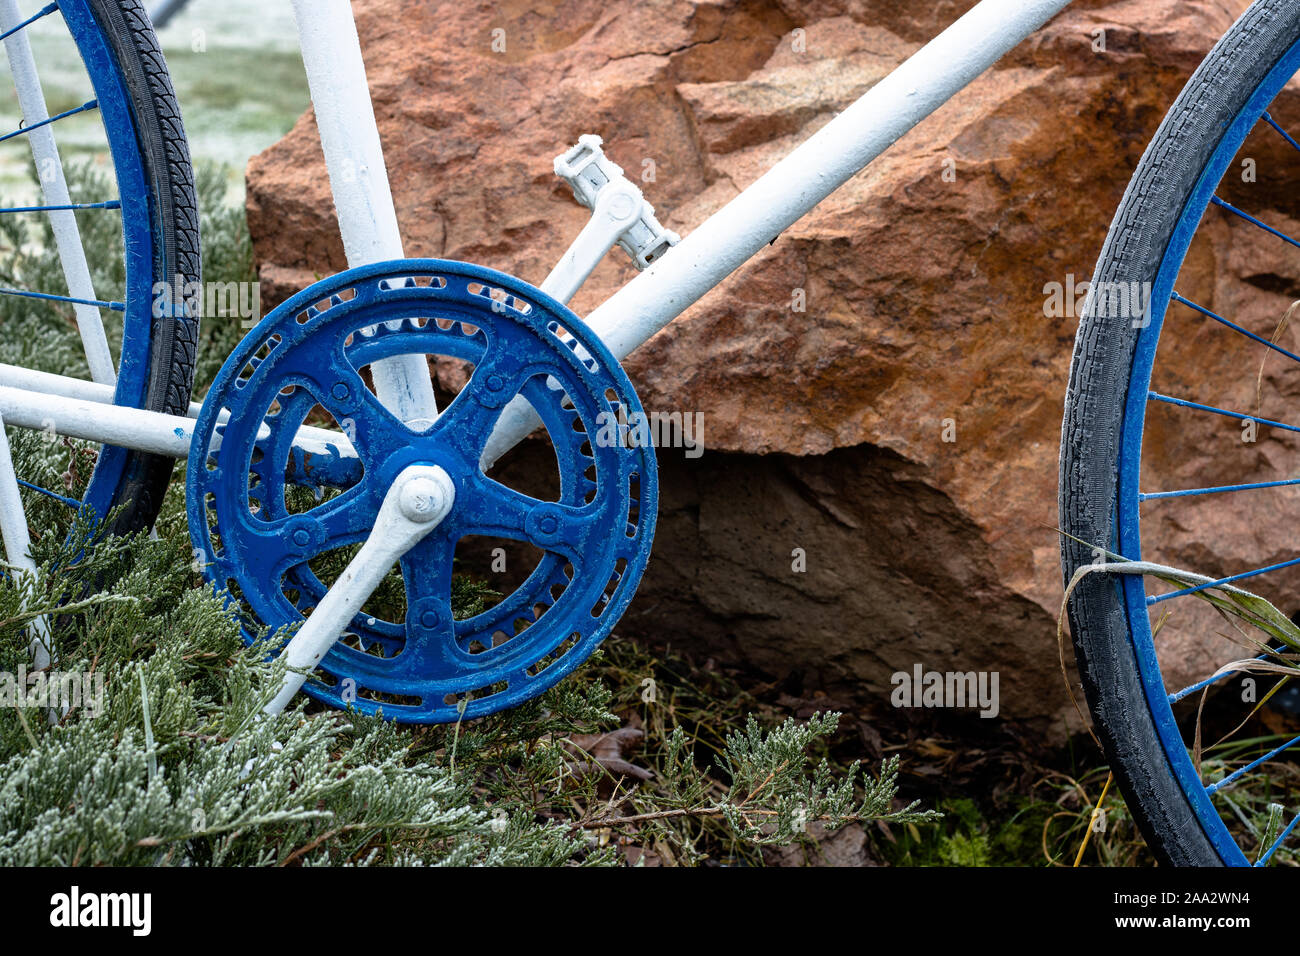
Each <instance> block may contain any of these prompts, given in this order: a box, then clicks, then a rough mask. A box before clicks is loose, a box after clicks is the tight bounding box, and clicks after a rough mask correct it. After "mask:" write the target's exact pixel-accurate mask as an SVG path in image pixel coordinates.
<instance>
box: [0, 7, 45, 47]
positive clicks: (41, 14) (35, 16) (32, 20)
mask: <svg viewBox="0 0 1300 956" xmlns="http://www.w3.org/2000/svg"><path fill="white" fill-rule="evenodd" d="M57 9H59V5H58V4H57V3H51V4H49V5H47V6H45V7H42V8H41V9H40V10H37V11H36V12H35V13H33V14H32V15H31V16H30V17H28V18H27V19H26V20H24V21H23V22H22V23H19V24H17V25H15V26H12V27H10V28H9V29H8V30H6V31H5V32H4V33H0V40H7V39H8V38H9V37H11V36H13V35H14V34H15V33H17V32H18V31H19V30H23V29H25V28H27V27H29V26H31V25H32V24H33V23H35V22H36V21H37V20H39V19H41V17H48V16H49V15H50V14H51V13H53V12H54V11H55V10H57Z"/></svg>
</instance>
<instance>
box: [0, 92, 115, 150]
mask: <svg viewBox="0 0 1300 956" xmlns="http://www.w3.org/2000/svg"><path fill="white" fill-rule="evenodd" d="M98 108H99V103H98V101H96V100H90V101H88V102H86V103H82V104H81V105H80V106H74V107H73V108H72V109H70V110H64V111H63V112H62V113H56V114H55V115H53V116H49V117H46V118H45V119H43V120H39V121H38V122H35V123H33V124H32V125H31V126H20V127H18V128H17V129H16V130H13V131H12V132H9V133H5V134H4V135H3V136H0V143H3V142H4V141H5V140H7V139H13V138H14V137H15V136H26V135H27V134H28V133H30V132H31V131H32V130H34V129H40V128H41V127H42V126H49V125H50V124H51V123H57V122H58V121H59V120H61V119H66V118H67V117H69V116H76V115H77V114H78V113H85V112H88V111H89V110H93V109H98Z"/></svg>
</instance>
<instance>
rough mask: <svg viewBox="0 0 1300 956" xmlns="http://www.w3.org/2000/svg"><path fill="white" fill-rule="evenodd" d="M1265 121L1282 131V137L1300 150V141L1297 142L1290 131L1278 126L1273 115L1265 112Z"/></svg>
mask: <svg viewBox="0 0 1300 956" xmlns="http://www.w3.org/2000/svg"><path fill="white" fill-rule="evenodd" d="M1264 122H1266V123H1268V125H1269V126H1271V127H1273V128H1274V129H1275V130H1277V131H1278V132H1279V133H1281V134H1282V138H1283V139H1285V140H1286V141H1287V142H1288V143H1290V144H1291V145H1292V146H1293V147H1295V149H1296V151H1297V152H1300V143H1297V142H1296V141H1295V139H1294V138H1293V137H1292V136H1291V134H1290V133H1288V132H1287V131H1286V130H1284V129H1283V128H1282V127H1281V126H1278V125H1277V122H1276V121H1275V120H1274V119H1273V117H1272V116H1271V115H1269V114H1268V113H1265V114H1264Z"/></svg>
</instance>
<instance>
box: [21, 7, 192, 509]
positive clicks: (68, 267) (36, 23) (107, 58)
mask: <svg viewBox="0 0 1300 956" xmlns="http://www.w3.org/2000/svg"><path fill="white" fill-rule="evenodd" d="M0 17H2V18H3V20H2V21H0V37H3V43H4V50H5V64H6V66H7V68H8V70H9V72H10V75H11V77H12V79H13V81H14V95H13V96H12V97H11V99H10V100H9V102H10V105H11V108H12V109H15V110H16V111H17V115H18V116H19V117H20V120H18V121H13V120H11V121H10V129H11V132H8V133H7V134H4V135H0V148H9V149H10V150H11V152H10V153H8V154H6V155H4V156H0V172H3V171H10V172H12V170H13V169H14V167H15V166H16V165H17V164H18V163H24V164H27V168H28V169H31V168H33V167H32V165H30V164H31V163H32V162H34V168H35V171H36V180H37V185H38V186H39V189H37V190H35V195H34V196H32V195H29V194H26V193H24V192H23V186H24V184H23V183H22V182H21V181H15V180H16V177H14V176H13V175H9V176H7V177H6V178H7V179H9V180H10V182H9V183H8V184H7V185H8V187H9V188H8V189H7V190H6V191H7V192H13V193H14V200H13V201H10V202H6V203H4V206H3V208H0V220H3V223H0V225H3V226H4V230H5V232H4V238H5V239H7V240H8V246H9V248H8V250H6V251H8V252H10V253H12V255H11V256H10V258H9V259H7V260H6V268H5V271H6V272H8V273H9V274H7V275H4V276H3V277H2V278H0V284H3V285H4V286H6V288H4V289H2V290H0V309H3V311H0V350H3V354H4V361H5V362H6V363H8V364H9V365H10V366H11V372H10V376H11V377H12V374H13V372H12V367H14V366H17V367H21V368H22V369H36V370H39V371H47V372H50V371H53V372H58V373H61V374H64V375H71V376H75V377H80V378H89V379H91V380H92V381H93V382H95V383H97V384H99V385H100V386H112V392H111V395H112V401H113V402H114V403H115V404H117V405H121V406H129V407H132V408H140V409H146V410H151V411H158V412H167V413H170V414H180V415H183V414H186V412H187V410H188V406H189V400H190V389H191V386H192V383H193V374H194V359H195V345H196V342H197V335H198V320H197V315H193V314H191V313H192V311H193V310H191V309H190V308H188V307H187V298H186V296H187V293H192V292H193V289H194V288H196V286H195V285H192V284H193V283H197V282H198V280H199V268H200V265H199V228H198V212H197V203H196V199H195V190H194V175H193V170H192V168H191V166H190V159H189V148H188V145H187V143H186V140H185V133H184V128H183V126H182V124H181V116H180V110H179V108H178V107H177V104H176V98H175V95H174V93H173V90H172V85H171V80H170V78H169V76H168V74H167V68H166V64H165V62H164V60H163V56H162V52H161V50H160V49H159V46H158V41H157V37H156V36H155V35H154V31H153V28H152V26H151V25H150V22H149V17H148V15H147V13H146V12H145V9H144V7H143V6H142V5H141V4H140V3H139V2H138V0H59V2H58V3H50V4H48V5H46V6H43V7H41V8H40V9H39V10H33V11H30V12H29V11H20V10H19V8H18V4H17V2H16V0H0ZM38 67H39V71H38ZM47 99H48V100H49V102H48V103H47ZM69 145H71V152H72V153H79V154H81V155H82V157H83V160H82V162H81V163H80V164H75V163H73V164H69V165H68V166H67V167H65V164H64V155H63V154H61V153H60V149H61V148H65V147H68V146H69ZM65 152H67V150H66V149H65ZM70 174H74V175H70ZM70 180H71V182H70ZM88 190H93V194H90V195H74V194H75V193H77V192H78V191H81V192H86V191H88ZM114 194H115V195H114ZM114 218H115V219H119V220H120V223H114V222H112V221H111V219H114ZM87 236H89V237H90V239H91V240H92V242H93V244H92V243H88V242H83V238H85V237H87ZM29 244H30V245H32V246H35V247H37V248H42V247H43V248H44V249H45V250H46V253H45V256H44V258H42V257H41V256H39V255H35V254H32V255H28V254H27V253H26V252H25V251H24V250H26V248H27V246H28V245H29ZM54 251H57V259H53V256H52V253H53V252H54ZM52 262H53V264H52ZM119 330H120V336H119V334H118V333H119ZM78 339H79V348H77V345H78ZM69 340H71V342H72V344H73V346H74V349H73V352H74V353H75V354H69V353H68V351H67V349H66V348H65V346H66V345H67V343H68V341H69ZM110 342H113V343H115V345H114V346H110V345H109V343H110ZM119 342H120V344H116V343H119ZM51 365H52V366H53V367H50V366H51ZM0 381H3V376H2V375H0ZM100 394H102V395H103V396H104V397H105V398H107V396H108V394H109V393H108V392H107V391H106V390H101V392H100ZM173 464H174V463H173V461H172V459H170V458H167V457H161V456H158V455H151V454H145V453H142V452H135V451H129V450H127V449H123V448H116V447H107V446H105V447H103V448H101V449H99V450H98V453H97V455H96V458H95V465H94V468H93V471H92V472H91V474H90V478H89V481H88V482H86V483H85V484H84V487H82V486H81V485H80V484H79V485H78V486H77V487H76V488H75V489H74V490H71V491H70V490H69V489H68V488H61V489H59V490H58V491H51V489H49V488H42V487H39V486H38V485H36V484H35V483H28V482H23V483H24V484H25V485H27V492H26V493H28V494H30V493H34V492H38V491H44V492H45V493H47V494H51V495H52V496H53V497H56V498H61V499H63V500H65V501H67V500H69V494H71V495H73V499H72V500H73V501H74V503H76V504H78V505H79V507H80V508H81V510H82V511H83V513H86V514H90V515H93V516H96V517H98V518H100V519H103V518H104V517H106V516H109V515H110V514H111V515H112V520H111V523H110V524H109V525H108V526H107V530H109V531H112V532H113V533H117V534H125V533H128V532H133V531H139V530H142V529H146V528H148V527H150V526H152V524H153V521H154V519H155V518H156V517H157V514H158V510H159V508H160V507H161V504H162V498H163V494H164V492H165V490H166V488H167V484H168V481H169V480H170V477H171V471H172V467H173ZM21 477H22V476H20V478H21Z"/></svg>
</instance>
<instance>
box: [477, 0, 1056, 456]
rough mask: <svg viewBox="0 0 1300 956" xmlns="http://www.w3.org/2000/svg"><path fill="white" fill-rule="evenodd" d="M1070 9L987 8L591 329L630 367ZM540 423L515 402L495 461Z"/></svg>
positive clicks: (894, 76)
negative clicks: (668, 328)
mask: <svg viewBox="0 0 1300 956" xmlns="http://www.w3.org/2000/svg"><path fill="white" fill-rule="evenodd" d="M1070 2H1071V0H983V2H981V3H979V4H978V5H976V6H975V7H973V8H972V9H971V10H970V11H969V12H968V13H967V14H966V15H965V16H963V17H962V18H961V19H959V20H958V21H957V22H956V23H954V24H953V25H952V26H950V27H949V28H948V29H947V30H945V31H944V32H943V33H941V34H939V36H937V37H936V38H935V39H934V40H932V41H930V43H928V44H927V45H926V46H924V47H922V48H921V49H920V50H918V51H917V52H916V53H915V54H913V55H912V57H911V58H910V59H908V60H907V61H906V62H905V63H903V64H902V65H901V66H900V67H899V68H898V69H897V70H895V71H894V72H893V73H891V74H889V76H887V77H885V78H884V79H883V80H881V81H880V82H879V83H877V84H876V85H875V86H874V87H872V88H871V89H870V90H868V91H867V92H866V93H865V94H863V95H862V97H861V98H860V99H858V100H857V101H856V102H855V103H854V104H853V105H852V106H850V107H848V109H846V110H845V111H844V112H843V113H841V114H840V115H839V116H837V117H835V119H833V120H831V121H830V122H829V123H827V124H826V125H825V126H824V127H822V128H821V130H819V131H818V132H817V133H816V134H814V135H813V136H811V137H810V138H809V139H808V140H807V141H806V142H804V143H803V144H802V145H800V146H799V147H797V148H796V149H795V150H794V151H793V152H791V153H790V155H788V156H787V157H786V158H785V159H783V160H781V161H780V162H779V163H777V164H776V165H775V166H773V167H772V169H770V170H769V171H768V172H767V173H765V174H764V175H763V176H762V177H761V178H760V179H759V180H758V181H757V182H755V183H754V184H753V185H752V186H750V187H749V188H748V189H746V190H745V191H744V192H742V193H741V194H740V195H739V196H737V197H736V198H735V199H733V200H732V201H731V202H729V203H728V204H727V205H726V206H724V207H723V208H722V209H720V210H718V211H717V212H716V213H714V214H713V215H712V216H711V217H709V218H708V219H707V220H705V221H704V223H702V224H701V225H700V226H699V228H697V229H696V230H694V231H693V232H692V233H691V234H690V235H688V236H687V237H686V238H685V239H683V240H682V241H681V242H680V243H678V244H677V245H676V246H674V247H673V248H672V249H671V250H669V252H668V253H666V254H665V255H664V256H663V258H661V259H660V260H659V261H658V262H656V263H654V264H653V265H652V266H650V268H648V269H647V270H646V271H644V272H642V273H641V274H640V275H638V276H637V277H636V278H635V279H633V280H632V281H631V282H629V283H628V284H627V285H625V286H624V287H623V288H622V289H620V290H619V291H618V292H616V293H614V295H612V296H610V297H609V298H608V299H606V300H605V301H604V302H603V303H602V304H601V305H600V306H599V307H598V308H597V309H596V310H595V311H594V312H592V313H591V314H590V315H589V316H587V320H586V321H587V324H588V325H589V326H590V327H591V328H592V330H593V331H595V332H596V333H597V334H598V335H599V336H600V337H601V339H602V340H604V342H605V344H606V345H607V346H609V349H610V351H611V352H613V353H614V356H615V357H616V358H618V359H623V358H624V357H626V356H627V354H628V353H629V352H631V351H632V350H633V349H635V348H636V347H637V346H638V345H640V344H641V343H643V342H645V341H646V340H647V339H649V338H650V336H652V335H654V334H655V333H656V332H658V331H659V330H660V329H662V328H663V327H664V326H665V325H667V324H668V323H669V322H671V321H672V320H673V319H674V318H676V317H677V316H678V315H680V314H681V313H682V312H683V311H685V310H686V309H687V308H688V307H689V306H690V305H692V304H693V303H694V302H696V301H697V300H698V299H699V298H700V297H701V296H703V295H704V294H705V293H706V292H708V291H709V290H710V289H712V288H713V287H714V286H716V285H717V284H718V283H720V282H721V281H722V280H723V279H725V278H726V277H727V276H728V275H730V274H731V273H732V272H733V271H734V270H735V269H736V268H737V267H739V266H740V265H741V263H743V262H744V261H745V260H746V259H748V258H750V256H752V255H754V254H755V253H757V252H758V251H759V250H761V249H762V248H763V246H765V245H767V244H768V243H769V242H771V241H772V240H773V239H774V238H776V236H777V235H779V234H780V233H781V232H782V231H784V230H785V229H787V228H789V227H790V226H791V225H792V224H793V223H794V222H795V221H796V220H798V219H799V218H800V217H801V216H803V215H804V214H805V213H807V212H808V211H809V210H811V209H812V208H813V207H814V206H816V205H817V204H818V203H819V202H821V201H822V200H823V199H825V198H826V197H827V196H829V195H830V194H831V193H832V192H834V191H835V190H836V189H838V188H839V187H840V186H842V185H843V184H844V183H845V182H846V181H848V179H849V178H850V177H852V176H853V175H854V174H855V173H857V172H859V171H861V170H862V168H863V167H865V166H866V165H867V164H868V163H870V162H871V161H872V160H873V159H875V158H876V157H877V156H879V155H880V154H881V153H883V152H884V151H885V150H886V149H888V148H889V147H890V146H891V145H893V143H894V142H895V141H896V140H898V139H899V138H900V137H901V136H902V135H903V134H904V133H906V132H908V131H909V130H910V129H912V127H914V126H916V125H917V124H918V123H919V122H921V120H923V119H925V118H926V117H927V116H929V115H930V114H931V113H933V112H934V111H935V110H936V109H938V108H939V107H940V106H942V105H943V104H944V103H946V102H947V101H948V100H949V99H951V98H952V97H953V96H954V95H956V94H957V93H958V92H960V91H961V90H962V89H964V88H965V87H966V86H967V85H968V84H970V83H971V81H973V80H974V79H975V78H976V77H977V76H979V75H980V74H981V73H983V72H984V71H985V70H987V69H988V68H989V67H990V66H992V65H993V64H994V63H995V62H997V61H998V60H999V59H1000V58H1001V57H1002V55H1003V54H1005V53H1006V52H1008V51H1009V50H1011V49H1012V48H1013V47H1015V46H1017V45H1018V44H1019V43H1020V42H1021V41H1022V40H1024V39H1025V38H1026V37H1028V36H1029V35H1030V34H1031V33H1033V32H1034V31H1035V30H1037V29H1038V28H1039V27H1040V26H1042V25H1043V24H1044V23H1046V22H1047V21H1048V20H1050V19H1051V18H1052V17H1053V16H1054V15H1055V14H1057V13H1059V12H1060V11H1061V10H1063V9H1065V8H1066V7H1067V6H1069V5H1070ZM537 424H539V422H538V421H537V420H536V413H535V412H533V411H532V409H531V408H530V407H528V406H527V404H526V403H524V404H517V403H511V405H510V406H509V407H508V408H507V409H506V412H505V414H503V415H502V418H501V422H500V424H499V425H498V427H497V429H496V431H495V432H494V433H493V435H492V440H491V442H490V444H489V450H488V452H487V453H486V454H485V463H486V462H487V461H490V460H495V458H496V457H497V456H499V455H500V454H503V453H504V452H505V450H506V449H508V448H510V447H512V446H513V445H515V444H517V443H518V442H519V440H520V439H522V438H523V437H524V436H525V435H527V434H528V433H529V432H530V431H532V430H533V428H534V427H536V425H537Z"/></svg>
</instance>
